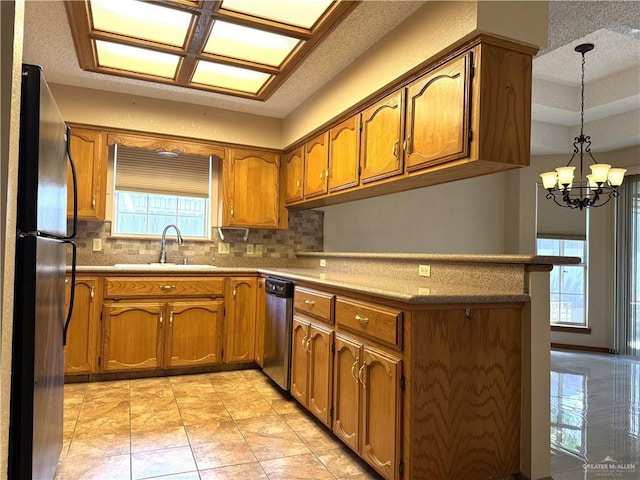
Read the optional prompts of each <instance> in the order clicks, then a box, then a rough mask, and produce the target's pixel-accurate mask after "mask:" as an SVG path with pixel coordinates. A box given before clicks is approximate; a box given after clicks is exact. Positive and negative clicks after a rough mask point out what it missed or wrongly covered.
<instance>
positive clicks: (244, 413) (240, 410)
mask: <svg viewBox="0 0 640 480" xmlns="http://www.w3.org/2000/svg"><path fill="white" fill-rule="evenodd" d="M225 406H226V407H227V410H229V413H230V414H231V418H233V419H234V420H239V419H243V418H253V417H264V416H265V415H275V414H276V412H275V410H273V409H272V408H271V405H269V403H268V402H267V401H266V400H265V399H263V398H252V399H248V400H243V401H238V402H235V401H234V402H225Z"/></svg>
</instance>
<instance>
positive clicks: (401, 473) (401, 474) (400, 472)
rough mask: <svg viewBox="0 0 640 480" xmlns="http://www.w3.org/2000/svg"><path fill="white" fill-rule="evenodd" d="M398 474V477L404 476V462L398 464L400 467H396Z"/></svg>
mask: <svg viewBox="0 0 640 480" xmlns="http://www.w3.org/2000/svg"><path fill="white" fill-rule="evenodd" d="M398 473H399V474H400V477H402V476H403V475H404V462H400V465H398Z"/></svg>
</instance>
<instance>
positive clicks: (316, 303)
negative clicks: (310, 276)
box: [293, 287, 335, 324]
mask: <svg viewBox="0 0 640 480" xmlns="http://www.w3.org/2000/svg"><path fill="white" fill-rule="evenodd" d="M334 298H335V297H334V296H333V295H331V294H329V293H324V292H318V291H316V290H307V289H306V288H301V287H296V289H295V293H294V295H293V306H294V308H295V309H296V310H297V311H299V312H303V313H306V314H309V315H311V316H313V317H316V318H318V319H320V320H324V321H325V322H328V323H330V324H333V301H334Z"/></svg>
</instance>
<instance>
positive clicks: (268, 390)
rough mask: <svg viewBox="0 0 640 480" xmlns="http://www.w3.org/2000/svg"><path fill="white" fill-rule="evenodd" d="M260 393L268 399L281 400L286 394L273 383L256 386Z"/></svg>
mask: <svg viewBox="0 0 640 480" xmlns="http://www.w3.org/2000/svg"><path fill="white" fill-rule="evenodd" d="M256 391H257V392H258V394H259V395H260V396H261V397H262V398H264V399H266V400H281V399H283V398H284V394H283V393H282V392H280V391H279V390H276V388H275V387H272V386H271V385H266V386H259V387H256Z"/></svg>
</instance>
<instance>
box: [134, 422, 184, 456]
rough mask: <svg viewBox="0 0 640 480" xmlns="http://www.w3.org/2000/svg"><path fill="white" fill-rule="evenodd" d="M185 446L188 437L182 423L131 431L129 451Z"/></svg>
mask: <svg viewBox="0 0 640 480" xmlns="http://www.w3.org/2000/svg"><path fill="white" fill-rule="evenodd" d="M185 446H189V439H188V438H187V434H186V433H185V431H184V427H183V426H182V425H181V426H178V427H163V428H160V429H158V430H151V431H133V432H131V452H133V453H136V452H147V451H150V450H160V449H164V448H172V447H185Z"/></svg>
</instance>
